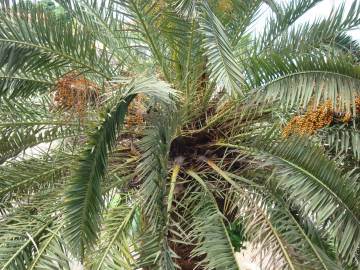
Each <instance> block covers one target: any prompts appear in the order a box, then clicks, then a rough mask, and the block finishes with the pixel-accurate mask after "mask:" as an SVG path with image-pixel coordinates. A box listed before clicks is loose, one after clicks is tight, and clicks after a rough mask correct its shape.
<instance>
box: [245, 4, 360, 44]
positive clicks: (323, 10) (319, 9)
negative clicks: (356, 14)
mask: <svg viewBox="0 0 360 270" xmlns="http://www.w3.org/2000/svg"><path fill="white" fill-rule="evenodd" d="M250 1H251V0H250ZM278 1H279V2H288V1H290V0H278ZM354 1H355V0H323V1H322V2H320V3H318V4H317V5H316V6H315V7H313V8H312V9H310V10H309V11H308V12H307V13H305V14H304V16H303V17H301V18H300V19H299V20H298V23H301V22H305V21H312V20H315V19H316V18H323V17H328V16H329V14H330V13H331V10H332V9H333V8H337V7H339V6H340V5H341V4H342V3H345V7H346V8H347V10H348V9H349V8H350V6H351V4H352V3H353V2H354ZM268 14H269V10H264V11H263V16H261V18H262V19H261V20H259V22H258V23H257V24H258V25H256V26H255V28H256V29H257V28H258V27H259V29H261V28H262V26H261V24H263V23H265V18H266V16H267V15H268ZM349 34H350V35H351V36H353V38H354V39H357V40H359V41H360V27H359V30H353V31H351V32H349Z"/></svg>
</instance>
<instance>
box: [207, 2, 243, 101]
mask: <svg viewBox="0 0 360 270" xmlns="http://www.w3.org/2000/svg"><path fill="white" fill-rule="evenodd" d="M200 31H201V33H202V35H203V47H204V54H205V55H206V57H207V60H208V62H207V66H208V69H209V71H210V78H211V79H212V80H214V81H215V82H216V84H217V85H218V87H219V89H223V88H225V90H226V91H228V92H229V93H233V94H243V93H244V89H243V84H244V77H243V73H242V71H241V69H240V66H239V64H238V63H237V62H236V60H235V57H234V55H233V50H232V48H231V43H230V40H229V38H228V37H227V35H226V32H225V29H224V27H223V26H222V24H221V22H220V21H219V19H218V18H217V17H216V16H215V14H214V13H213V12H212V10H211V8H210V6H209V5H207V4H204V5H202V8H201V20H200Z"/></svg>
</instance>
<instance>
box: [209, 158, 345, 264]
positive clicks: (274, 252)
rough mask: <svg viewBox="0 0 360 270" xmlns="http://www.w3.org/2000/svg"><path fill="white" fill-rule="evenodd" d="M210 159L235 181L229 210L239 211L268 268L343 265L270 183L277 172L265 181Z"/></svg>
mask: <svg viewBox="0 0 360 270" xmlns="http://www.w3.org/2000/svg"><path fill="white" fill-rule="evenodd" d="M207 163H208V165H209V166H210V167H211V168H212V169H214V171H215V172H217V173H218V174H219V175H220V176H221V178H222V179H224V180H225V181H226V182H228V183H229V184H230V185H231V189H229V191H228V193H227V194H226V198H227V199H228V200H229V202H231V204H230V205H231V207H230V208H229V209H228V210H227V211H225V212H230V213H234V212H235V213H236V217H235V220H236V221H238V222H241V223H242V224H244V225H245V230H246V232H245V233H246V236H247V237H248V240H249V241H251V243H252V245H254V246H255V247H260V250H259V251H258V254H256V255H257V256H259V257H260V258H261V259H264V261H265V262H266V264H264V265H263V267H264V269H298V268H299V269H312V268H313V267H314V268H315V269H334V270H335V269H341V266H340V265H339V264H338V263H337V262H336V260H335V259H334V258H332V257H331V256H328V254H326V252H324V250H321V248H320V246H323V245H324V244H323V241H322V239H321V237H313V236H312V235H313V234H314V233H313V232H312V231H311V230H314V228H312V227H310V226H304V224H302V223H300V222H299V220H298V219H297V217H296V216H295V215H294V213H295V211H294V209H292V208H291V205H290V204H288V203H287V202H286V201H284V199H283V198H281V196H279V195H278V192H277V191H276V187H273V186H272V185H271V184H268V183H270V180H271V178H272V177H273V174H272V175H271V176H270V178H269V179H267V181H266V182H265V183H266V184H265V185H263V183H262V184H259V183H257V182H255V181H252V180H249V179H247V178H244V177H243V176H239V175H236V174H232V173H228V172H226V171H223V170H222V169H221V168H220V167H219V166H217V165H216V164H215V163H213V162H211V161H207ZM270 254H271V256H270ZM265 257H267V258H265Z"/></svg>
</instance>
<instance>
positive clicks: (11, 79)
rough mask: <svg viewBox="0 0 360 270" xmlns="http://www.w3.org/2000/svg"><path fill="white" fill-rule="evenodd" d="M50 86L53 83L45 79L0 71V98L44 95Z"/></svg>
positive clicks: (28, 74)
mask: <svg viewBox="0 0 360 270" xmlns="http://www.w3.org/2000/svg"><path fill="white" fill-rule="evenodd" d="M0 61H1V60H0ZM52 86H53V82H52V81H51V80H49V78H47V77H43V76H39V75H36V74H31V73H30V72H27V73H26V74H24V73H20V72H16V73H11V72H7V71H6V70H0V97H8V98H10V99H11V98H14V97H28V96H30V95H32V94H34V93H40V94H41V93H45V92H47V91H49V89H50V88H51V87H52Z"/></svg>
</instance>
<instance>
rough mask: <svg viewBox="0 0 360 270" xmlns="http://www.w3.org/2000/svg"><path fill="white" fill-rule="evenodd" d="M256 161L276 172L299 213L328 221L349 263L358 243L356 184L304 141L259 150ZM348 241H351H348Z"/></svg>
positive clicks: (290, 141) (277, 180) (293, 141)
mask: <svg viewBox="0 0 360 270" xmlns="http://www.w3.org/2000/svg"><path fill="white" fill-rule="evenodd" d="M259 149H261V150H262V151H264V153H263V155H262V154H259V158H266V162H265V164H267V165H272V166H274V167H275V168H276V170H275V174H276V177H277V178H276V185H277V186H278V187H279V189H278V190H279V191H280V190H283V191H284V193H285V194H288V195H289V199H290V200H291V201H292V202H293V203H295V204H296V205H298V206H299V207H300V208H301V210H302V211H304V212H305V213H307V214H311V215H314V218H315V219H316V220H317V222H319V223H324V222H326V221H327V220H331V224H329V230H330V231H331V232H332V233H333V235H334V237H335V239H336V242H337V248H338V251H339V253H340V254H341V256H342V258H343V259H344V260H345V261H346V262H348V263H351V262H352V260H353V259H354V257H355V255H356V252H357V247H358V245H359V243H360V222H359V221H360V219H359V205H358V203H357V199H356V198H357V196H358V193H357V192H358V190H359V188H358V187H357V183H356V182H353V181H350V180H349V179H346V178H344V176H343V173H342V172H341V171H340V170H338V169H337V168H336V166H335V164H334V163H333V162H331V161H330V160H329V159H328V158H327V157H326V156H325V155H324V153H323V151H322V150H321V149H319V148H318V147H314V146H312V145H311V143H309V141H306V140H304V139H302V140H295V139H291V140H288V141H286V142H283V143H276V144H268V145H267V146H262V147H259ZM350 239H351V240H350Z"/></svg>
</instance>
